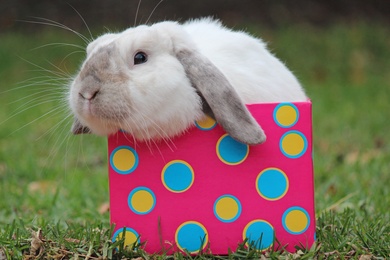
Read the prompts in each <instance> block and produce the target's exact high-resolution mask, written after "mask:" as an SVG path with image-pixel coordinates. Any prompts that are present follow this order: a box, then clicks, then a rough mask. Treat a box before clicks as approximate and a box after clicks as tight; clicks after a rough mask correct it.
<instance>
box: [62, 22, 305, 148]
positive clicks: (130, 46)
mask: <svg viewBox="0 0 390 260" xmlns="http://www.w3.org/2000/svg"><path fill="white" fill-rule="evenodd" d="M68 98H69V106H70V108H71V111H72V113H73V114H74V118H75V120H74V123H73V126H72V132H73V133H74V134H82V133H94V134H97V135H106V136H108V135H111V134H113V133H115V132H117V131H118V130H123V131H125V132H128V133H130V134H131V135H132V136H133V137H134V138H135V139H136V140H141V141H142V140H151V139H154V140H158V139H164V138H172V137H174V136H177V135H180V134H181V133H183V132H185V131H186V130H187V129H188V128H190V127H191V126H193V125H194V122H195V121H196V120H200V119H202V118H204V117H205V116H206V115H208V116H210V117H212V118H214V119H215V120H216V121H217V122H218V123H219V125H221V126H222V128H223V129H224V130H225V131H226V132H227V133H228V134H229V135H230V136H231V137H232V138H234V139H235V140H237V141H239V142H241V143H244V144H248V145H257V144H261V143H263V142H264V141H265V140H266V135H265V133H264V131H263V130H262V128H261V126H260V125H259V124H258V123H257V122H256V120H255V119H254V118H253V117H252V115H251V114H250V112H249V111H248V110H247V108H246V106H245V104H250V103H264V102H298V101H306V100H307V97H306V94H305V91H304V90H303V88H302V87H301V85H300V83H299V82H298V80H297V79H296V77H295V76H294V75H293V74H292V72H290V71H289V70H288V69H287V68H286V66H285V65H284V64H283V63H282V62H281V61H280V60H278V59H277V58H276V57H275V56H274V55H272V54H271V53H270V52H269V51H268V50H267V47H266V45H265V43H264V42H263V41H262V40H260V39H258V38H254V37H252V36H251V35H249V34H247V33H245V32H242V31H232V30H230V29H228V28H226V27H224V26H223V25H222V23H221V22H220V21H219V20H214V19H211V18H202V19H196V20H190V21H187V22H185V23H182V24H180V23H178V22H174V21H163V22H159V23H155V24H152V25H150V26H147V25H140V26H137V27H133V28H129V29H126V30H124V31H123V32H120V33H107V34H104V35H102V36H100V37H98V38H96V39H95V40H94V41H92V42H91V43H89V45H88V46H87V49H86V59H85V61H84V62H83V64H82V65H81V68H80V71H79V73H78V74H77V75H76V76H75V78H74V79H73V81H72V82H71V85H70V91H69V93H68Z"/></svg>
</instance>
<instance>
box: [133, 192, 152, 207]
mask: <svg viewBox="0 0 390 260" xmlns="http://www.w3.org/2000/svg"><path fill="white" fill-rule="evenodd" d="M153 202H154V199H153V197H152V195H151V194H150V193H149V192H147V191H145V190H140V191H138V192H136V193H135V194H134V195H133V197H132V199H131V205H133V208H134V209H135V210H137V211H139V212H146V211H148V210H150V208H151V207H152V206H153Z"/></svg>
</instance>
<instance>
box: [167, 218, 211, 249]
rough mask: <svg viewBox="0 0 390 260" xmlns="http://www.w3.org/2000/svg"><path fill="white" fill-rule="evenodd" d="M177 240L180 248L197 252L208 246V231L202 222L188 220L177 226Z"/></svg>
mask: <svg viewBox="0 0 390 260" xmlns="http://www.w3.org/2000/svg"><path fill="white" fill-rule="evenodd" d="M175 240H176V244H177V246H178V247H179V248H180V250H182V251H189V252H190V253H195V252H197V251H199V250H202V249H204V248H205V247H206V245H207V243H208V233H207V230H206V228H205V227H204V226H203V225H202V224H201V223H199V222H196V221H187V222H184V223H183V224H181V225H180V226H179V227H178V228H177V230H176V234H175Z"/></svg>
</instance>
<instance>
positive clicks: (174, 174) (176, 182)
mask: <svg viewBox="0 0 390 260" xmlns="http://www.w3.org/2000/svg"><path fill="white" fill-rule="evenodd" d="M161 181H162V183H163V185H164V186H165V188H167V189H168V190H170V191H172V192H184V191H186V190H188V189H189V188H190V187H191V186H192V184H193V183H194V170H193V169H192V167H191V165H190V164H188V163H187V162H185V161H181V160H174V161H171V162H169V163H167V164H166V165H165V167H164V168H163V170H162V173H161Z"/></svg>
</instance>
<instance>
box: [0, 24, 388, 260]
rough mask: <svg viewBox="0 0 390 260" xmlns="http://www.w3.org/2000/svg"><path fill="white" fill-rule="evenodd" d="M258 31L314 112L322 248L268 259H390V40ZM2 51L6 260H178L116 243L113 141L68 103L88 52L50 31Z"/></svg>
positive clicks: (333, 30)
mask: <svg viewBox="0 0 390 260" xmlns="http://www.w3.org/2000/svg"><path fill="white" fill-rule="evenodd" d="M247 29H248V30H249V31H251V32H252V33H254V34H256V35H261V37H262V38H263V39H264V40H265V41H267V42H268V43H269V47H270V49H271V50H272V51H273V52H274V53H276V54H277V56H278V57H280V58H281V59H282V60H283V61H284V62H286V63H287V65H288V66H289V67H290V68H291V69H292V70H293V71H294V73H295V74H296V75H297V76H298V78H299V79H300V81H301V82H302V84H303V85H304V86H305V88H306V90H307V93H308V95H309V96H310V98H311V99H312V102H313V120H314V126H313V128H314V151H315V152H314V163H315V199H316V213H317V214H316V215H317V239H318V241H317V243H316V245H315V246H313V248H309V249H307V250H300V251H298V252H297V253H296V254H287V253H285V252H267V253H266V254H265V256H267V257H270V258H298V257H299V258H319V259H322V258H339V259H344V258H346V259H349V258H360V257H364V258H362V259H371V258H374V259H375V258H378V259H380V258H382V259H384V258H390V213H389V212H390V211H389V207H390V187H389V183H390V163H389V162H390V134H389V133H390V120H389V119H390V102H389V100H390V49H389V46H390V29H388V28H387V27H386V26H385V25H380V24H374V23H369V24H367V23H356V24H348V25H347V24H338V25H333V26H329V27H327V28H316V27H311V26H309V25H304V24H302V25H291V26H287V27H285V28H279V29H269V28H262V27H256V26H253V25H252V26H248V27H247ZM101 32H102V30H101V31H99V32H98V33H101ZM0 39H1V41H0V104H1V109H0V259H1V260H2V259H4V255H5V256H7V257H9V258H11V259H21V258H23V257H24V258H26V259H34V257H33V256H36V255H38V256H39V257H41V258H44V257H46V258H51V259H68V258H73V259H80V258H81V259H100V258H101V259H103V258H108V259H109V258H114V259H121V258H126V257H127V258H133V257H139V256H141V257H144V258H145V259H147V258H156V259H165V258H170V256H164V255H161V256H150V255H147V254H145V253H144V252H142V250H138V251H137V252H133V251H132V250H129V249H123V246H121V241H119V242H118V243H116V244H113V243H111V241H110V234H111V228H110V224H109V212H108V211H107V202H108V179H107V158H106V157H107V152H106V140H105V139H104V138H100V137H94V136H87V135H85V136H72V135H70V132H69V128H70V125H71V121H72V120H71V117H70V116H69V111H68V108H67V106H66V100H65V93H66V91H67V83H68V82H69V77H70V76H71V75H72V74H74V73H75V72H76V71H77V68H78V66H79V64H80V62H81V61H82V59H83V57H84V53H83V51H82V50H81V49H80V48H78V47H77V46H71V45H69V44H76V45H83V44H84V43H83V41H82V40H81V39H79V38H78V37H77V36H75V35H73V34H72V33H69V32H64V31H61V30H60V29H48V28H45V27H39V30H38V31H35V32H30V33H28V32H8V33H2V34H0ZM56 43H66V45H64V44H63V45H57V44H56ZM116 248H119V250H117V249H116ZM260 256H261V253H259V252H256V251H254V250H251V249H250V248H249V249H248V248H245V247H243V246H242V245H240V246H238V248H237V250H236V251H235V252H232V253H231V255H230V256H227V257H218V256H212V255H209V254H201V255H199V256H197V257H195V256H193V257H192V258H197V259H203V258H207V259H213V258H215V259H225V258H226V259H239V258H255V257H260ZM183 257H184V256H182V255H181V254H176V255H174V258H175V259H181V258H183ZM186 257H187V258H191V256H186ZM5 259H7V258H5Z"/></svg>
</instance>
